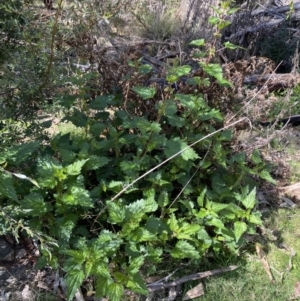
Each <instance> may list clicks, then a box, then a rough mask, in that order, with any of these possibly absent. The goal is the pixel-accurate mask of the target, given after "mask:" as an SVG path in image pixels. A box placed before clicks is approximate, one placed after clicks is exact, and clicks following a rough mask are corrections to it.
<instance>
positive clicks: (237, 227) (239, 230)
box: [234, 221, 247, 242]
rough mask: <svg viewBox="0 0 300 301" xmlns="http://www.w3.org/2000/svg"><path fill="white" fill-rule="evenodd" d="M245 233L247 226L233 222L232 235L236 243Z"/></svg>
mask: <svg viewBox="0 0 300 301" xmlns="http://www.w3.org/2000/svg"><path fill="white" fill-rule="evenodd" d="M246 231H247V224H246V223H244V222H239V221H237V222H235V223H234V235H235V240H236V242H237V241H239V239H240V238H241V236H242V235H243V234H244V233H245V232H246Z"/></svg>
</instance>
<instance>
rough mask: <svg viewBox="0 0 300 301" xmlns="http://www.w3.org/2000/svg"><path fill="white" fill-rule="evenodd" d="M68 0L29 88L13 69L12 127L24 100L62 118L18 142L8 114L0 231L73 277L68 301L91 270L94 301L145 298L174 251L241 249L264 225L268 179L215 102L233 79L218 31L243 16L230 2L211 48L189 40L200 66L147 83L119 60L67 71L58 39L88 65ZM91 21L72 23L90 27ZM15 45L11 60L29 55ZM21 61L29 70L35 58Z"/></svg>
mask: <svg viewBox="0 0 300 301" xmlns="http://www.w3.org/2000/svg"><path fill="white" fill-rule="evenodd" d="M62 3H63V1H60V2H59V8H58V10H57V12H56V14H55V17H54V19H53V23H51V27H49V28H48V30H50V29H51V30H50V32H51V36H50V38H49V39H48V40H47V42H48V43H50V45H51V46H50V48H49V46H48V48H47V49H46V51H45V52H43V53H44V54H43V55H41V56H39V57H38V58H36V63H34V64H33V66H34V67H35V68H36V69H31V70H30V71H31V72H32V77H30V81H26V80H25V78H24V77H22V76H21V75H19V73H17V71H18V70H14V71H12V74H14V73H13V72H15V74H17V75H18V77H16V79H15V80H16V82H17V83H18V85H17V87H13V95H12V97H13V99H14V100H15V102H14V103H13V104H14V105H15V107H13V106H12V107H11V108H10V109H12V110H8V112H9V113H10V114H11V112H13V109H15V110H16V112H19V114H18V116H17V118H16V120H15V124H14V125H15V128H16V130H17V129H18V130H19V129H20V122H21V121H20V120H19V119H22V116H23V115H22V114H23V113H24V110H25V108H26V107H27V108H28V107H29V105H26V104H25V106H24V103H22V102H20V100H21V99H25V100H27V101H28V103H29V104H30V105H32V107H34V109H35V110H38V109H41V108H43V109H45V108H47V105H49V103H50V104H53V105H55V106H57V108H59V109H61V110H62V111H63V114H62V115H63V116H64V117H63V119H62V120H60V124H59V126H58V131H54V132H53V133H52V135H46V134H45V132H42V133H41V132H39V135H36V136H35V137H34V138H32V137H31V138H30V139H29V140H30V141H25V139H24V137H22V135H21V134H20V135H19V132H16V135H15V136H14V137H15V139H12V140H9V138H8V135H7V133H8V132H7V131H9V129H10V127H9V126H12V125H11V123H9V120H11V119H9V118H5V119H4V122H3V127H2V129H1V130H0V131H1V136H2V137H6V139H7V140H6V144H5V147H2V148H1V149H0V204H1V210H0V223H1V225H2V228H1V229H0V234H1V235H4V234H5V235H8V234H13V235H14V236H15V238H16V239H18V238H19V237H25V238H28V237H30V238H34V239H35V240H37V241H38V242H39V248H40V252H41V257H40V258H39V260H38V264H37V267H44V266H46V265H50V266H51V267H53V268H55V269H62V270H63V271H64V272H65V273H66V276H65V277H66V282H67V285H68V300H72V298H73V296H74V294H75V292H76V290H77V289H78V288H79V287H80V286H81V284H82V283H83V282H84V280H85V279H87V278H88V277H91V276H93V277H92V279H94V286H95V293H96V295H97V296H99V297H109V299H110V300H112V301H118V300H122V296H123V294H124V290H125V289H130V290H132V291H134V292H136V293H140V294H147V292H148V290H147V286H146V284H145V282H144V279H143V273H142V267H143V265H144V264H145V263H147V264H148V265H149V264H151V265H152V269H153V270H152V272H153V273H154V272H155V266H156V265H158V264H159V263H161V262H162V260H163V259H164V258H166V257H168V258H171V259H172V261H173V262H174V264H177V263H178V262H180V261H182V260H183V259H197V260H200V259H202V258H204V257H205V256H206V254H207V253H208V252H212V253H214V254H231V255H232V254H234V255H238V254H239V253H240V251H241V249H242V248H243V247H244V246H245V243H246V241H245V234H248V235H255V234H256V227H257V225H261V216H260V213H259V212H258V211H257V210H256V205H257V200H256V186H257V184H258V182H257V181H259V180H260V179H264V180H268V181H271V182H273V180H272V178H271V176H270V174H269V171H270V166H269V165H268V164H266V163H265V162H264V160H263V159H262V157H261V155H260V153H259V151H258V150H255V151H254V152H253V154H251V155H250V156H246V154H244V153H242V152H233V150H232V147H231V142H232V139H233V136H234V132H233V131H232V129H231V126H230V125H227V126H226V127H224V122H223V121H224V110H223V108H224V103H222V104H220V99H218V96H220V98H221V96H222V97H223V96H224V95H226V93H228V94H230V91H231V90H230V89H231V86H232V85H231V83H229V82H228V81H227V80H226V79H225V78H224V77H223V73H222V68H221V66H220V65H219V64H218V63H217V62H216V61H213V59H214V58H215V54H216V49H215V47H216V43H217V39H218V38H219V37H220V32H221V30H222V29H223V28H225V27H226V26H227V25H228V24H229V23H228V21H227V20H226V18H225V17H226V15H227V14H230V13H233V12H234V11H235V10H232V9H230V3H229V2H224V3H223V4H222V5H221V7H220V8H214V9H215V11H216V14H217V16H216V17H213V18H211V19H210V23H211V24H212V25H213V26H215V29H216V32H215V39H214V41H213V43H212V44H210V43H206V42H205V41H204V40H203V39H199V40H195V41H192V42H191V43H190V45H189V47H190V48H193V51H192V55H191V59H192V60H193V62H194V63H195V64H196V65H197V68H196V70H193V69H192V67H191V66H190V65H184V64H183V65H180V64H179V63H176V60H175V61H173V62H175V63H174V64H173V65H170V66H167V67H166V68H165V70H163V71H162V72H161V75H162V79H163V80H162V81H160V82H151V81H150V83H149V80H150V79H151V78H152V77H153V76H154V75H156V74H155V70H154V68H153V66H151V65H149V64H144V63H143V62H142V59H136V60H130V59H128V60H127V63H126V64H123V65H122V66H121V65H118V64H117V63H116V64H112V65H108V64H107V62H105V61H101V57H100V58H99V57H98V58H95V57H93V58H90V63H95V62H96V63H98V67H97V70H91V69H89V70H88V72H81V71H80V70H77V71H76V72H72V73H68V72H67V71H66V70H64V69H63V67H62V66H63V64H59V60H58V58H60V56H59V55H57V56H56V51H58V50H57V49H56V48H55V47H56V46H55V41H59V42H60V43H65V44H63V45H59V46H60V47H62V46H63V47H66V45H69V46H70V45H72V46H73V47H74V46H78V49H79V52H78V53H77V54H78V55H79V54H80V55H82V56H86V57H87V56H88V55H87V52H85V51H87V49H86V48H87V47H83V45H82V44H79V42H86V43H87V44H88V45H91V44H89V43H90V42H91V41H92V39H91V37H90V36H89V35H81V36H80V37H81V39H79V41H78V40H77V42H76V41H74V40H72V37H73V36H72V35H70V36H68V35H66V30H67V26H66V24H65V23H64V24H62V25H61V24H59V19H58V13H59V12H60V11H61V10H62V7H63V6H62ZM120 3H121V1H117V4H120ZM126 3H127V2H126ZM88 4H90V2H89V3H88ZM114 8H115V9H118V6H117V5H116V6H115V7H114ZM107 9H110V11H111V12H113V9H112V7H109V8H107ZM89 12H90V13H92V11H89ZM101 14H102V15H104V12H101ZM112 15H113V13H112ZM102 17H103V16H102ZM150 17H151V16H150ZM77 20H78V19H77ZM89 22H90V20H86V22H85V23H80V24H81V25H82V26H83V27H81V26H80V25H78V23H76V24H73V26H74V27H76V28H77V30H79V29H78V28H80V29H81V30H82V32H81V33H85V32H86V31H88V29H89V28H88V27H89V26H88V25H91V24H90V23H89ZM62 29H63V31H61V30H62ZM85 38H86V40H85ZM76 43H77V44H76ZM34 46H36V47H37V48H34V47H33V48H32V49H33V50H34V52H33V53H37V51H38V46H37V45H34ZM43 46H44V44H43ZM22 47H25V46H24V44H23V46H22ZM80 47H81V48H80ZM225 47H228V48H231V49H232V48H234V45H232V44H227V45H225ZM64 49H65V48H64ZM19 51H20V52H18V51H17V52H15V55H16V57H18V55H19V53H23V52H22V51H24V48H20V49H19ZM90 51H92V50H90ZM24 53H26V52H24ZM31 59H32V58H31ZM20 61H22V67H23V68H24V69H26V66H27V65H26V63H27V62H28V61H26V60H20ZM29 62H30V59H29ZM178 62H179V61H178ZM56 66H58V67H57V68H56ZM114 66H117V67H116V68H115V69H114ZM106 71H107V72H106ZM28 74H31V73H28ZM56 76H57V78H56ZM56 80H57V81H56ZM3 82H5V80H4V81H3ZM6 82H7V81H6ZM145 83H148V84H145ZM10 84H11V83H10ZM69 86H71V87H72V88H73V90H72V92H73V93H70V90H69V89H66V87H69ZM99 87H102V88H103V89H99ZM7 88H8V90H7V91H10V90H11V86H9V84H7ZM52 90H53V91H54V92H55V93H54V92H53V91H52ZM62 90H63V91H62ZM74 91H75V92H74ZM5 93H6V94H7V93H8V92H5ZM30 93H31V94H30ZM8 95H10V94H8ZM223 99H226V98H223ZM8 104H9V97H6V98H5V97H4V98H2V107H3V109H4V112H5V110H6V108H7V105H8ZM22 105H23V106H22ZM35 105H36V107H35ZM22 108H23V109H22ZM33 116H35V115H33ZM9 117H10V118H11V116H10V115H9ZM24 119H25V117H24ZM234 124H235V123H233V125H234ZM26 125H27V124H26ZM11 128H12V127H11ZM28 128H29V125H28ZM23 133H24V132H23Z"/></svg>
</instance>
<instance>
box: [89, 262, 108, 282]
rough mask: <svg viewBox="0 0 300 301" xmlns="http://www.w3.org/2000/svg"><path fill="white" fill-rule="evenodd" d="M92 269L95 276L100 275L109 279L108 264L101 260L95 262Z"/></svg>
mask: <svg viewBox="0 0 300 301" xmlns="http://www.w3.org/2000/svg"><path fill="white" fill-rule="evenodd" d="M93 270H94V271H95V273H96V275H97V277H99V276H101V277H104V278H106V279H111V276H110V272H109V268H108V265H107V264H105V263H103V262H97V265H95V266H94V268H93Z"/></svg>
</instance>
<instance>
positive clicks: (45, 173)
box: [37, 158, 66, 188]
mask: <svg viewBox="0 0 300 301" xmlns="http://www.w3.org/2000/svg"><path fill="white" fill-rule="evenodd" d="M37 171H38V175H39V177H38V179H37V181H38V183H39V185H40V186H41V187H45V188H54V187H55V186H56V185H57V183H58V181H63V180H64V178H66V176H64V173H63V169H62V166H61V165H59V164H57V163H55V164H54V163H53V162H51V161H50V159H49V160H48V158H45V159H43V160H40V161H39V162H38V167H37Z"/></svg>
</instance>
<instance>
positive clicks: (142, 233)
mask: <svg viewBox="0 0 300 301" xmlns="http://www.w3.org/2000/svg"><path fill="white" fill-rule="evenodd" d="M129 238H130V239H131V240H132V241H134V242H143V241H153V240H157V237H156V235H155V234H153V233H151V232H150V231H148V230H147V229H144V228H137V229H135V230H134V231H132V232H131V234H130V235H129Z"/></svg>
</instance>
